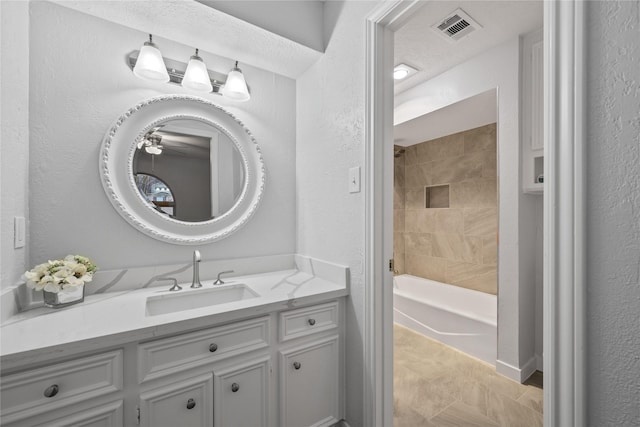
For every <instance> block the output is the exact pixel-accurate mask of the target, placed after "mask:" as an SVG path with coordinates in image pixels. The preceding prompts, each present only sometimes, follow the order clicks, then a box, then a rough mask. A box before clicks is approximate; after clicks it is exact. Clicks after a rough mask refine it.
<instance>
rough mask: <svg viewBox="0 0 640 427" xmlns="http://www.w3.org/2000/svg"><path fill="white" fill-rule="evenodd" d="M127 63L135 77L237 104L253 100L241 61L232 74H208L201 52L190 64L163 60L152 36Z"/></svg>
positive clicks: (191, 59)
mask: <svg viewBox="0 0 640 427" xmlns="http://www.w3.org/2000/svg"><path fill="white" fill-rule="evenodd" d="M127 62H128V65H129V68H131V69H132V70H133V73H134V74H135V75H136V76H138V77H140V78H143V79H147V80H152V81H161V82H166V83H173V84H178V85H182V86H184V87H186V88H188V89H191V90H195V91H198V92H207V93H217V94H219V95H223V96H225V97H226V98H229V99H232V100H234V101H248V100H249V99H250V98H251V94H250V92H249V87H248V86H247V82H246V80H245V78H244V75H243V74H242V70H240V68H238V61H236V64H235V66H234V67H233V68H232V69H231V71H229V74H228V75H224V74H222V73H218V72H216V71H211V70H208V69H207V66H206V65H205V63H204V61H203V60H202V58H201V57H200V56H199V55H198V49H196V53H195V55H193V56H191V58H190V59H189V63H188V64H185V63H183V62H178V61H174V60H172V59H168V58H163V57H162V54H161V53H160V50H158V48H157V47H156V46H155V45H154V44H153V43H152V42H151V34H149V41H148V42H146V43H145V44H144V46H142V49H140V51H133V52H131V53H130V54H129V55H128V57H127ZM181 70H185V71H181Z"/></svg>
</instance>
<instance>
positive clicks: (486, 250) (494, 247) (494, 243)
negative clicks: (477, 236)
mask: <svg viewBox="0 0 640 427" xmlns="http://www.w3.org/2000/svg"><path fill="white" fill-rule="evenodd" d="M482 263H483V264H484V265H497V264H498V236H497V235H495V236H492V237H484V238H483V239H482Z"/></svg>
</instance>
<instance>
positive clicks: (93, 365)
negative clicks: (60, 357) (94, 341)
mask: <svg viewBox="0 0 640 427" xmlns="http://www.w3.org/2000/svg"><path fill="white" fill-rule="evenodd" d="M122 391H123V351H122V350H121V349H119V350H114V351H109V352H105V353H100V354H96V355H92V356H86V357H79V358H76V359H73V360H68V361H65V362H61V363H54V364H50V365H46V366H43V367H39V368H34V369H28V370H24V371H21V372H17V373H12V374H8V375H4V376H3V377H2V382H1V386H0V396H1V405H2V412H1V417H0V422H1V424H2V425H3V426H34V425H48V426H50V425H56V426H66V425H83V426H84V425H86V426H120V425H122V423H123V420H122V393H121V392H122ZM96 402H105V403H104V404H96Z"/></svg>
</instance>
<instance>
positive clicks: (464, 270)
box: [446, 261, 498, 295]
mask: <svg viewBox="0 0 640 427" xmlns="http://www.w3.org/2000/svg"><path fill="white" fill-rule="evenodd" d="M446 282H447V283H451V284H452V285H456V286H461V287H463V288H467V289H474V290H476V291H480V292H486V293H489V294H493V295H496V294H497V291H498V275H497V271H496V267H495V266H493V265H480V264H471V263H465V262H457V261H447V280H446Z"/></svg>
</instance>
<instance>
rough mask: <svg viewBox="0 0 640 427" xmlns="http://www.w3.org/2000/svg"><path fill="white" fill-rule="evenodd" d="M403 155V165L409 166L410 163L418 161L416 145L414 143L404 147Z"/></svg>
mask: <svg viewBox="0 0 640 427" xmlns="http://www.w3.org/2000/svg"><path fill="white" fill-rule="evenodd" d="M403 156H404V165H405V166H411V165H415V164H416V163H418V153H417V146H416V145H411V146H409V147H405V152H404V154H403Z"/></svg>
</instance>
